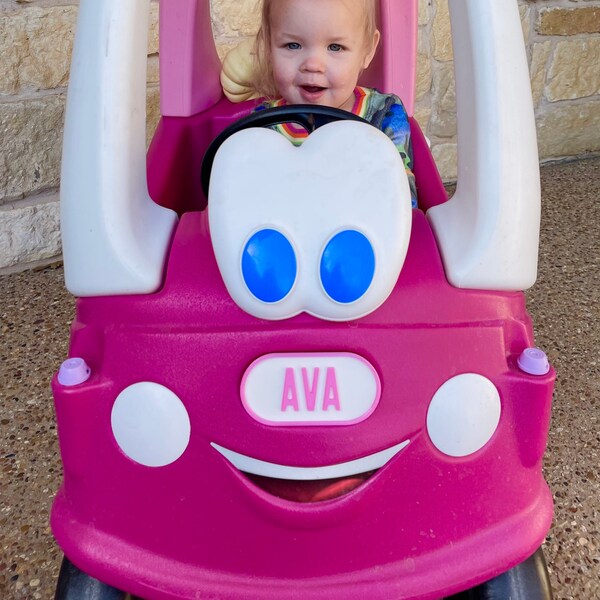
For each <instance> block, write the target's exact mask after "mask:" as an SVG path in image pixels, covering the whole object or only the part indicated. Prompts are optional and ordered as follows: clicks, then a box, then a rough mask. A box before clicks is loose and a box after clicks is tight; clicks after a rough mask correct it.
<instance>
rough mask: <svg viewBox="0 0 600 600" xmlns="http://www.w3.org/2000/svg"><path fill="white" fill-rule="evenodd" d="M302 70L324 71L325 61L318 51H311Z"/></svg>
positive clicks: (308, 71)
mask: <svg viewBox="0 0 600 600" xmlns="http://www.w3.org/2000/svg"><path fill="white" fill-rule="evenodd" d="M302 70H303V71H305V72H307V73H323V72H324V71H325V61H324V60H323V57H322V56H321V55H320V54H319V53H318V52H311V53H310V54H308V55H307V56H306V58H305V59H304V62H303V63H302Z"/></svg>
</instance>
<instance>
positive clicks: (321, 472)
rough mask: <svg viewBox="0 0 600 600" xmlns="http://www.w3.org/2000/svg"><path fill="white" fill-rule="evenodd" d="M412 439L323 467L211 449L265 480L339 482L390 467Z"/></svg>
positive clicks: (214, 446)
mask: <svg viewBox="0 0 600 600" xmlns="http://www.w3.org/2000/svg"><path fill="white" fill-rule="evenodd" d="M409 443H410V440H406V441H404V442H402V443H401V444H397V445H396V446H392V447H391V448H387V449H386V450H382V451H381V452H376V453H375V454H371V455H369V456H365V457H364V458H358V459H356V460H351V461H348V462H345V463H339V464H337V465H326V466H323V467H289V466H286V465H278V464H276V463H270V462H265V461H264V460H259V459H257V458H252V457H251V456H246V455H245V454H239V453H238V452H234V451H233V450H228V449H227V448H223V446H219V445H218V444H215V443H212V444H211V446H212V447H213V448H214V449H215V450H216V451H217V452H219V453H220V454H222V455H223V456H224V457H225V458H226V459H227V460H228V461H229V462H230V463H231V464H232V465H233V466H234V467H235V468H236V469H238V470H239V471H243V472H244V473H250V474H251V475H260V476H262V477H273V478H275V479H286V480H289V481H316V480H322V479H335V478H337V477H351V476H352V475H359V474H360V473H368V472H369V471H374V470H375V469H380V468H381V467H383V466H384V465H386V464H387V463H388V462H390V460H392V458H394V456H396V454H398V453H399V452H400V451H401V450H403V449H404V448H406V446H408V444H409Z"/></svg>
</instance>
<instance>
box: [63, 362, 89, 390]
mask: <svg viewBox="0 0 600 600" xmlns="http://www.w3.org/2000/svg"><path fill="white" fill-rule="evenodd" d="M90 373H91V370H90V368H89V367H88V364H87V363H86V362H85V360H83V358H69V359H68V360H65V362H64V363H63V364H62V365H60V369H59V370H58V383H60V384H61V385H65V386H73V385H79V384H80V383H83V382H84V381H87V380H88V379H89V378H90Z"/></svg>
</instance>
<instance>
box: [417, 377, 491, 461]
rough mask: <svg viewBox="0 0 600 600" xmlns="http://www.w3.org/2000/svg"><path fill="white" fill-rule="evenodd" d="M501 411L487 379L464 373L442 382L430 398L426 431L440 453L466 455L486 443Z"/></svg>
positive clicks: (456, 455)
mask: <svg viewBox="0 0 600 600" xmlns="http://www.w3.org/2000/svg"><path fill="white" fill-rule="evenodd" d="M501 409H502V406H501V402H500V394H499V393H498V390H497V389H496V386H495V385H494V384H493V383H492V382H491V381H490V380H489V379H487V378H485V377H483V376H482V375H477V374H475V373H464V374H462V375H458V376H456V377H453V378H452V379H449V380H448V381H446V383H444V384H443V385H442V386H441V387H440V388H439V389H438V391H437V392H436V393H435V395H434V396H433V399H432V401H431V404H430V405H429V410H428V412H427V432H428V433H429V437H430V439H431V441H432V442H433V444H434V445H435V447H436V448H437V449H438V450H439V451H440V452H443V453H444V454H447V455H448V456H455V457H461V456H469V455H470V454H473V453H474V452H477V451H478V450H480V449H481V448H483V447H484V446H485V445H486V444H487V443H488V442H489V441H490V439H491V438H492V436H493V435H494V433H495V431H496V429H497V427H498V423H499V422H500V413H501Z"/></svg>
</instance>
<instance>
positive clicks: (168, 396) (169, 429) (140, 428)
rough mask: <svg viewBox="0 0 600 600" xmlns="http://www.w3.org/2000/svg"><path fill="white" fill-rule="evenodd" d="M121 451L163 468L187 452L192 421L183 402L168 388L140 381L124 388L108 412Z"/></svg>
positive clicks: (147, 463)
mask: <svg viewBox="0 0 600 600" xmlns="http://www.w3.org/2000/svg"><path fill="white" fill-rule="evenodd" d="M111 426H112V431H113V435H114V436H115V440H116V442H117V444H118V445H119V447H120V448H121V450H122V451H123V453H124V454H125V455H126V456H128V457H129V458H131V460H134V461H135V462H137V463H139V464H141V465H144V466H146V467H165V466H167V465H170V464H171V463H173V462H175V461H176V460H177V459H179V458H180V457H181V455H182V454H183V453H184V452H185V451H186V449H187V447H188V444H189V441H190V435H191V424H190V417H189V415H188V412H187V410H186V408H185V406H184V405H183V402H182V401H181V400H180V399H179V398H178V397H177V396H176V395H175V393H174V392H172V391H171V390H170V389H168V388H166V387H165V386H163V385H160V384H158V383H152V382H150V381H143V382H140V383H135V384H133V385H130V386H129V387H127V388H125V389H124V390H123V391H122V392H121V393H120V394H119V395H118V396H117V399H116V400H115V403H114V405H113V409H112V413H111Z"/></svg>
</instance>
